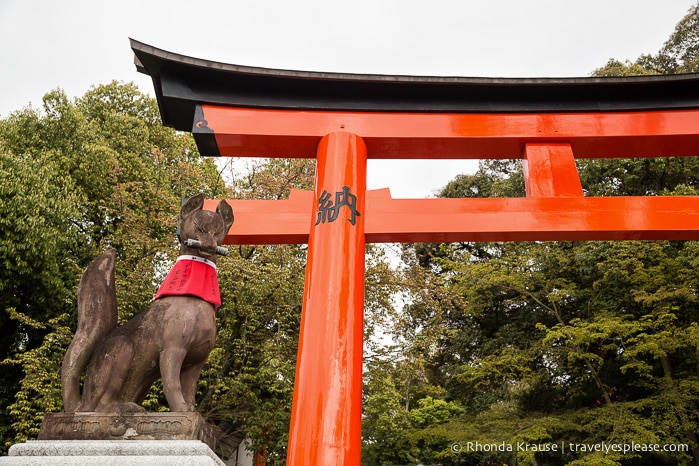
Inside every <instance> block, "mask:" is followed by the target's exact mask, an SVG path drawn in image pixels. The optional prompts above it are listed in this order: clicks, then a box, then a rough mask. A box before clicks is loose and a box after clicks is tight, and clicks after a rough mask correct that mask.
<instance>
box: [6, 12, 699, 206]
mask: <svg viewBox="0 0 699 466" xmlns="http://www.w3.org/2000/svg"><path fill="white" fill-rule="evenodd" d="M695 3H696V0H431V1H424V0H423V1H414V0H351V1H344V2H340V1H335V0H297V1H291V0H270V1H264V0H226V1H215V0H209V1H203V2H196V1H192V0H190V1H187V2H184V1H181V0H155V1H150V0H120V1H118V2H103V1H99V0H0V58H1V59H2V61H1V62H0V118H4V117H6V116H7V115H8V114H9V113H10V112H12V111H13V110H18V109H21V108H23V107H25V106H26V105H28V104H31V105H32V106H34V107H41V98H42V96H43V95H44V94H45V93H46V92H48V91H50V90H52V89H55V88H57V87H60V88H62V89H63V90H64V91H65V92H66V93H67V94H68V96H69V97H71V98H73V97H78V96H81V95H83V94H84V93H85V91H87V90H88V89H89V88H90V87H91V86H92V85H98V84H104V83H109V82H110V81H112V80H118V81H121V82H134V83H136V84H137V85H138V87H139V88H140V90H141V91H142V92H145V93H149V94H151V95H152V94H153V86H152V83H151V81H150V78H149V77H147V76H144V75H141V74H139V73H137V72H136V70H135V68H134V66H133V53H132V51H131V49H130V48H129V40H128V39H129V37H131V38H133V39H136V40H138V41H141V42H145V43H147V44H149V45H153V46H155V47H158V48H161V49H165V50H168V51H172V52H176V53H179V54H184V55H189V56H193V57H196V58H202V59H208V60H215V61H220V62H225V63H233V64H238V65H246V66H261V67H268V68H281V69H293V70H306V71H337V72H349V73H378V74H403V75H424V76H477V77H564V76H574V77H580V76H589V75H590V73H591V72H592V71H593V70H594V69H596V68H599V67H602V66H604V65H605V64H606V62H607V61H608V60H609V59H610V58H616V59H618V60H621V61H624V60H630V61H634V60H635V59H636V58H638V56H640V55H642V54H654V53H656V52H657V51H658V50H659V49H660V47H661V46H662V44H663V43H664V42H665V41H666V40H667V39H668V38H669V36H670V34H671V33H672V32H673V30H674V28H675V25H676V24H677V22H678V21H679V20H680V19H682V17H683V16H684V15H685V14H686V13H687V11H688V10H689V8H690V7H691V6H693V5H694V4H695ZM389 164H393V165H389ZM396 164H399V167H400V169H398V166H397V165H396ZM471 167H473V163H472V162H466V161H456V162H455V161H440V162H438V163H435V162H421V161H415V162H413V161H411V162H396V161H375V160H373V161H370V166H369V181H368V182H369V187H370V188H379V187H385V186H389V187H391V191H392V193H393V195H394V197H426V196H430V195H432V194H433V193H434V192H435V191H436V190H437V189H439V188H441V187H442V186H444V185H445V184H446V183H447V182H448V181H449V180H450V179H452V178H453V177H454V175H455V174H456V173H458V172H461V171H464V170H468V169H469V168H471Z"/></svg>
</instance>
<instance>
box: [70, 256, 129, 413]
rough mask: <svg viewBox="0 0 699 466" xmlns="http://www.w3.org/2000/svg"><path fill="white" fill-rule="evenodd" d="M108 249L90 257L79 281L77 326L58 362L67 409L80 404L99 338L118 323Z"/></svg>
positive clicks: (72, 409)
mask: <svg viewBox="0 0 699 466" xmlns="http://www.w3.org/2000/svg"><path fill="white" fill-rule="evenodd" d="M115 261H116V250H114V249H110V250H108V251H106V252H104V253H103V254H102V255H100V256H99V257H97V258H96V259H95V260H93V261H92V262H91V263H90V265H89V266H88V267H87V269H85V272H83V275H82V278H81V279H80V284H79V285H78V328H77V330H76V332H75V336H74V337H73V341H72V342H71V343H70V346H68V350H67V351H66V354H65V356H64V357H63V365H62V366H61V394H62V397H63V409H64V410H65V412H66V413H72V412H75V410H76V408H77V407H78V405H79V404H80V378H81V376H82V373H83V371H84V370H85V368H86V367H87V364H88V363H89V362H90V358H91V357H92V353H93V352H94V350H95V347H96V346H97V344H98V343H99V342H101V341H102V340H104V338H105V337H106V336H107V334H109V332H111V331H112V330H113V329H115V328H116V326H117V302H116V285H115V284H114V263H115Z"/></svg>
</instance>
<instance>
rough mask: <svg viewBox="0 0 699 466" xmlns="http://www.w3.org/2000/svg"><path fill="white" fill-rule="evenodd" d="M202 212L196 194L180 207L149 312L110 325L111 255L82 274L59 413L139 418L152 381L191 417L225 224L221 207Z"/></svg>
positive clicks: (228, 219) (229, 218)
mask: <svg viewBox="0 0 699 466" xmlns="http://www.w3.org/2000/svg"><path fill="white" fill-rule="evenodd" d="M203 206H204V196H203V195H201V194H199V195H197V196H194V197H192V198H190V199H189V200H188V201H187V202H186V203H185V204H184V205H183V206H182V208H181V209H180V221H181V224H180V232H179V236H180V240H181V241H182V244H181V247H180V257H179V258H178V261H177V262H176V264H175V267H174V268H173V270H172V271H171V273H170V274H168V276H167V277H166V283H164V284H163V286H161V289H160V290H158V293H157V294H156V296H155V300H154V302H153V304H152V305H151V306H150V308H148V309H147V310H145V311H143V312H141V313H139V314H137V315H135V316H134V317H133V318H132V319H131V320H129V321H128V322H126V323H125V324H123V325H121V326H117V302H116V288H115V286H114V281H115V280H114V261H115V258H116V254H115V252H114V251H113V250H112V251H107V252H105V253H103V254H102V255H101V256H99V257H98V258H96V259H95V260H94V261H93V263H92V264H91V265H90V266H89V267H88V268H87V270H86V271H85V273H84V274H83V277H82V279H81V281H80V285H79V287H78V328H77V331H76V333H75V336H74V338H73V341H72V342H71V344H70V346H69V348H68V350H67V352H66V355H65V358H64V360H63V365H62V368H61V384H62V395H63V406H64V409H65V411H66V412H67V413H72V412H82V413H93V412H96V413H103V414H110V415H111V414H121V415H125V414H127V413H145V409H143V407H141V403H142V402H143V400H144V399H145V397H146V395H147V394H148V390H149V389H150V387H151V385H152V384H153V382H155V381H156V380H157V379H158V378H162V380H163V393H164V395H165V398H166V400H167V403H168V406H169V407H170V409H171V410H172V411H173V412H192V411H194V403H195V395H196V391H197V381H198V379H199V374H200V373H201V370H202V368H203V367H204V364H205V363H206V359H207V358H208V356H209V352H210V351H211V349H212V348H213V347H214V343H215V340H216V315H215V313H216V310H217V308H218V306H219V305H220V304H221V301H220V295H219V289H218V281H217V278H216V255H217V254H222V251H225V248H222V247H221V243H222V242H223V240H224V238H225V237H226V235H227V234H228V231H229V229H230V227H231V225H232V224H233V211H232V209H231V207H230V205H228V203H227V202H226V201H221V202H219V204H218V207H217V209H216V212H210V211H205V210H203ZM83 373H85V377H84V378H82V374H83ZM81 380H82V393H81V391H80V385H81ZM124 418H125V419H126V417H124ZM81 419H82V418H81ZM86 422H87V421H86ZM90 422H92V421H90ZM88 425H89V424H86V425H85V427H86V428H87V427H88Z"/></svg>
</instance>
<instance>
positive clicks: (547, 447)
mask: <svg viewBox="0 0 699 466" xmlns="http://www.w3.org/2000/svg"><path fill="white" fill-rule="evenodd" d="M451 450H452V451H453V452H454V453H470V452H524V451H529V452H560V453H566V452H573V453H592V452H602V453H604V454H609V453H621V454H623V455H627V454H630V453H643V452H663V453H676V452H688V451H689V445H687V444H685V443H679V444H666V445H663V444H659V443H635V442H631V443H607V442H599V443H572V442H560V443H528V442H517V443H507V442H500V443H481V442H464V443H458V442H457V443H454V444H452V446H451Z"/></svg>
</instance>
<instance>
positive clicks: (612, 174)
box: [363, 6, 699, 465]
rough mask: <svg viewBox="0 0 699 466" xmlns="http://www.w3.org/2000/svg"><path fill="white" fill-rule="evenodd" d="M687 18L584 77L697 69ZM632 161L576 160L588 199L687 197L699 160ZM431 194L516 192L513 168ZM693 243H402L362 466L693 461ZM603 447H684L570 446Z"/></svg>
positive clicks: (507, 164)
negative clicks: (645, 51)
mask: <svg viewBox="0 0 699 466" xmlns="http://www.w3.org/2000/svg"><path fill="white" fill-rule="evenodd" d="M697 18H699V6H695V7H693V8H691V9H690V10H689V12H688V14H687V16H686V17H685V18H684V19H682V21H680V23H679V24H678V25H677V28H676V30H675V32H674V34H673V35H672V36H671V38H670V39H669V40H668V41H667V42H666V43H665V44H664V45H663V47H662V48H661V50H660V51H659V52H658V54H656V55H644V56H642V57H640V58H639V59H638V60H636V61H635V62H625V63H622V62H620V61H618V60H610V62H609V63H608V64H607V66H605V67H604V68H600V69H599V70H596V71H595V73H594V75H595V76H600V77H604V76H620V75H643V74H659V73H663V74H668V73H678V72H695V71H696V63H697V50H699V49H698V48H697V47H699V45H698V44H697V31H698V29H697V26H696V24H697ZM633 155H634V154H631V153H630V154H628V157H629V158H624V159H589V160H577V163H578V171H579V175H580V178H581V182H582V184H583V188H584V191H585V193H586V195H590V196H653V195H675V194H682V195H697V194H698V192H697V174H699V165H698V163H699V161H697V159H696V158H694V157H666V158H644V159H634V158H632V157H633ZM698 155H699V154H698ZM441 196H443V197H521V196H524V183H523V175H522V169H521V164H520V163H519V161H507V160H486V161H482V162H481V163H480V166H479V169H478V170H477V171H476V172H475V173H474V174H471V175H458V176H457V177H456V178H455V179H454V180H453V181H452V182H450V183H449V184H448V185H447V186H446V187H445V188H444V189H443V190H442V192H441ZM698 244H699V243H697V242H696V241H684V242H682V241H620V242H615V241H597V242H531V243H527V242H524V243H451V244H410V245H405V246H404V248H403V267H402V268H401V269H400V270H399V271H398V272H399V273H400V277H401V278H400V280H399V282H400V283H401V290H402V291H401V294H400V298H401V299H400V300H401V302H402V303H403V310H402V312H401V313H399V314H398V317H397V318H396V320H395V322H394V325H393V326H392V332H390V335H391V336H392V337H393V343H394V344H393V346H388V347H386V348H385V350H384V352H383V353H381V352H378V353H377V354H376V355H375V359H373V360H372V361H371V363H370V364H369V365H368V368H367V380H368V381H367V383H366V389H367V393H366V394H365V396H366V400H365V423H364V436H365V443H366V448H365V450H366V451H365V455H364V457H363V462H364V464H367V465H379V464H415V463H418V462H422V463H423V464H430V463H431V464H443V465H457V464H468V465H475V464H483V465H486V464H536V465H544V464H549V465H559V464H570V465H587V464H596V465H600V464H605V465H650V464H654V465H657V464H668V465H669V464H697V462H698V461H699V442H698V441H697V431H699V415H697V410H696V407H697V406H699V395H698V394H699V391H698V390H697V388H699V378H698V374H699V346H697V330H698V329H699V327H698V325H699V324H698V320H697V315H698V314H697V308H698V304H699V303H698V302H697V299H698V298H697V279H698V278H699V274H698V273H697V268H696V265H697V263H698V261H699V259H698V258H697V252H699V246H698ZM437 402H439V404H438V403H437ZM375 404H376V406H375ZM448 405H449V406H452V407H453V409H451V410H449V409H446V406H448ZM379 406H384V407H385V409H383V410H381V409H380V408H379ZM399 406H402V410H398V409H397V407H399ZM387 426H388V427H387ZM602 443H605V444H607V445H609V444H617V445H632V444H644V445H655V444H657V445H661V446H668V447H669V448H672V447H674V446H677V445H680V447H679V448H681V449H683V451H675V452H662V451H659V452H649V451H645V452H638V451H637V452H616V451H608V452H606V453H603V452H599V451H594V450H591V449H584V448H583V449H580V448H572V449H571V445H574V446H578V445H581V444H583V445H595V444H598V445H601V444H602ZM469 444H470V445H471V447H473V445H475V444H480V445H489V446H503V447H504V446H508V445H509V446H513V448H514V449H513V450H512V451H509V450H507V449H506V448H503V449H498V448H485V449H484V448H481V449H480V450H479V449H477V448H469V447H468V446H469ZM522 445H544V446H546V445H548V446H550V445H557V446H558V451H556V452H554V451H542V450H538V451H537V450H536V449H535V448H534V449H532V448H519V449H518V446H519V447H522ZM561 446H566V449H565V451H563V452H562V451H561Z"/></svg>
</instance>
